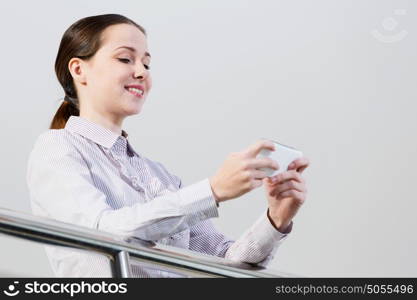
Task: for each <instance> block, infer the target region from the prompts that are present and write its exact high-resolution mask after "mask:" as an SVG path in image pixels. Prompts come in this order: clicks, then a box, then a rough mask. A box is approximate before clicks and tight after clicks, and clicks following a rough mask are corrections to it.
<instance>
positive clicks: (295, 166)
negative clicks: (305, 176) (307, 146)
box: [287, 157, 310, 173]
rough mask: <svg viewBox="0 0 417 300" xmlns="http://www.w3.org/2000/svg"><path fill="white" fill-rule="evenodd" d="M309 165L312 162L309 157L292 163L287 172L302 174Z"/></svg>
mask: <svg viewBox="0 0 417 300" xmlns="http://www.w3.org/2000/svg"><path fill="white" fill-rule="evenodd" d="M309 165H310V161H309V159H308V158H307V157H300V158H298V159H296V160H294V161H293V162H291V163H290V164H289V166H288V169H287V170H288V171H289V170H296V171H297V172H299V173H302V172H303V171H304V170H305V169H306V168H307V167H308V166H309Z"/></svg>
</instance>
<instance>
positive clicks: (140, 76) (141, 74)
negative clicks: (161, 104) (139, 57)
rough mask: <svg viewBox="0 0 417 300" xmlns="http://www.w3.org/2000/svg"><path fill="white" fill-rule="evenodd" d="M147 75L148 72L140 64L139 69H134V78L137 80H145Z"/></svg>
mask: <svg viewBox="0 0 417 300" xmlns="http://www.w3.org/2000/svg"><path fill="white" fill-rule="evenodd" d="M148 75H149V71H148V70H147V69H146V68H145V66H144V65H142V64H141V67H139V68H137V69H136V72H135V75H134V76H135V78H137V79H139V80H145V79H146V78H147V77H148Z"/></svg>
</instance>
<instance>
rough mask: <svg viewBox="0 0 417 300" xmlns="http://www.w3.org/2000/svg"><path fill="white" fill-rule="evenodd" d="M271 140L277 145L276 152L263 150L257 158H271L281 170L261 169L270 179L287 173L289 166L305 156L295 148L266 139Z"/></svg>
mask: <svg viewBox="0 0 417 300" xmlns="http://www.w3.org/2000/svg"><path fill="white" fill-rule="evenodd" d="M264 140H269V141H271V142H273V143H274V145H275V151H271V150H266V149H262V150H261V152H259V154H258V155H257V157H269V158H272V159H273V160H275V161H276V162H277V163H278V165H279V169H278V170H274V169H270V168H261V169H260V170H261V171H264V172H266V174H267V176H268V177H271V176H275V175H277V174H279V173H282V172H285V171H287V169H288V166H289V165H290V164H291V163H292V162H293V161H294V160H296V159H297V158H300V157H302V156H303V153H302V152H301V151H300V150H297V149H295V148H293V147H290V146H286V145H283V144H281V143H278V142H275V141H273V140H270V139H264Z"/></svg>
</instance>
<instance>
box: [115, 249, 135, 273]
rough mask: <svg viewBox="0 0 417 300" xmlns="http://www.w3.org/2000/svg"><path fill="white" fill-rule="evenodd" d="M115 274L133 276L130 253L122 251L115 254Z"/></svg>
mask: <svg viewBox="0 0 417 300" xmlns="http://www.w3.org/2000/svg"><path fill="white" fill-rule="evenodd" d="M113 270H114V274H113V276H114V277H115V278H130V277H132V268H131V266H130V258H129V253H127V252H126V251H120V252H118V253H117V254H116V255H115V256H114V268H113Z"/></svg>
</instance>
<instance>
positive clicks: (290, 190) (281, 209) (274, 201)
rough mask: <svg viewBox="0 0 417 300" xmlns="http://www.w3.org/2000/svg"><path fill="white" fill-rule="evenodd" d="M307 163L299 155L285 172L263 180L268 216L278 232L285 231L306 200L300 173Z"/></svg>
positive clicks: (305, 191) (303, 182)
mask: <svg viewBox="0 0 417 300" xmlns="http://www.w3.org/2000/svg"><path fill="white" fill-rule="evenodd" d="M309 164H310V163H309V160H308V159H307V158H305V157H301V158H299V159H296V160H295V161H293V162H292V163H291V164H290V165H289V166H288V170H287V171H286V172H283V173H280V174H278V175H276V176H273V177H267V178H265V179H264V181H263V182H264V186H265V191H266V196H267V198H268V217H269V219H270V220H271V223H272V224H273V225H274V226H275V228H276V229H277V230H278V231H280V232H285V230H286V229H287V228H288V226H289V225H290V223H291V221H292V219H293V217H294V216H295V215H296V214H297V212H298V210H299V209H300V207H301V206H302V205H303V203H304V201H305V200H306V195H307V188H306V182H305V179H304V178H303V177H302V176H301V173H302V172H303V171H304V170H305V169H306V168H307V167H308V166H309Z"/></svg>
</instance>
